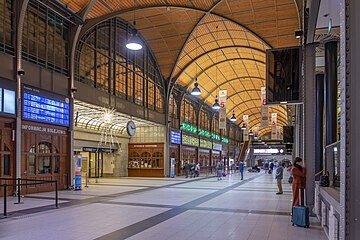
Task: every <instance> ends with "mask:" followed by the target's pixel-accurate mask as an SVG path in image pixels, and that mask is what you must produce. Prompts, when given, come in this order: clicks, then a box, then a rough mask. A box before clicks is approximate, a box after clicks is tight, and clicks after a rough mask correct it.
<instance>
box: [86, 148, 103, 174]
mask: <svg viewBox="0 0 360 240" xmlns="http://www.w3.org/2000/svg"><path fill="white" fill-rule="evenodd" d="M89 156H90V157H89V177H91V178H98V177H102V176H103V153H90V154H89Z"/></svg>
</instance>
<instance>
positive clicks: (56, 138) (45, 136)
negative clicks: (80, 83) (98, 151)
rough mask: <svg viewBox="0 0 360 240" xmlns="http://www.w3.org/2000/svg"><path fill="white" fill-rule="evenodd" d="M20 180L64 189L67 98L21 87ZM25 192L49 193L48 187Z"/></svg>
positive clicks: (67, 172)
mask: <svg viewBox="0 0 360 240" xmlns="http://www.w3.org/2000/svg"><path fill="white" fill-rule="evenodd" d="M22 99H23V101H22V104H23V105H22V106H23V108H22V119H23V121H22V125H21V128H22V151H21V156H22V157H21V158H22V159H23V161H22V166H21V173H22V176H21V177H22V178H27V179H41V180H56V181H58V186H59V189H66V188H67V186H68V185H69V180H70V179H71V176H70V161H69V159H70V151H69V150H70V134H69V129H68V127H69V125H70V115H71V107H70V103H69V98H67V97H66V96H62V95H58V94H55V93H52V92H49V91H45V90H42V89H38V88H35V87H31V86H28V85H24V86H23V87H22ZM23 189H24V193H32V192H42V191H52V190H54V186H53V185H51V184H41V185H36V186H27V187H24V188H23Z"/></svg>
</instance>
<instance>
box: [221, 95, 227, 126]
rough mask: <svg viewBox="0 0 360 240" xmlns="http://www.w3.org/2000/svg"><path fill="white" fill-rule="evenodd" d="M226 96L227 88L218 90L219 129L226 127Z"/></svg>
mask: <svg viewBox="0 0 360 240" xmlns="http://www.w3.org/2000/svg"><path fill="white" fill-rule="evenodd" d="M226 97H227V90H220V91H219V104H220V109H219V129H226Z"/></svg>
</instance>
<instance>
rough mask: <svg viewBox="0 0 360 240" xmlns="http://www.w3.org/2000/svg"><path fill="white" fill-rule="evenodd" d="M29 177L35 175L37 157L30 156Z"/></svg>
mask: <svg viewBox="0 0 360 240" xmlns="http://www.w3.org/2000/svg"><path fill="white" fill-rule="evenodd" d="M28 175H35V155H34V154H30V155H29V167H28Z"/></svg>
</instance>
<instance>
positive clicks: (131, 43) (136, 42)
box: [126, 0, 143, 51]
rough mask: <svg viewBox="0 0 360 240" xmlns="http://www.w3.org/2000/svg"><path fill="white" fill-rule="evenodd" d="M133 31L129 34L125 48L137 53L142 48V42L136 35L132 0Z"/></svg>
mask: <svg viewBox="0 0 360 240" xmlns="http://www.w3.org/2000/svg"><path fill="white" fill-rule="evenodd" d="M133 24H134V29H133V30H132V31H131V33H130V37H129V39H128V41H127V43H126V48H127V49H129V50H133V51H137V50H140V49H142V48H143V46H142V41H141V39H140V38H139V36H138V35H137V30H136V21H135V0H134V21H133Z"/></svg>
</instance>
